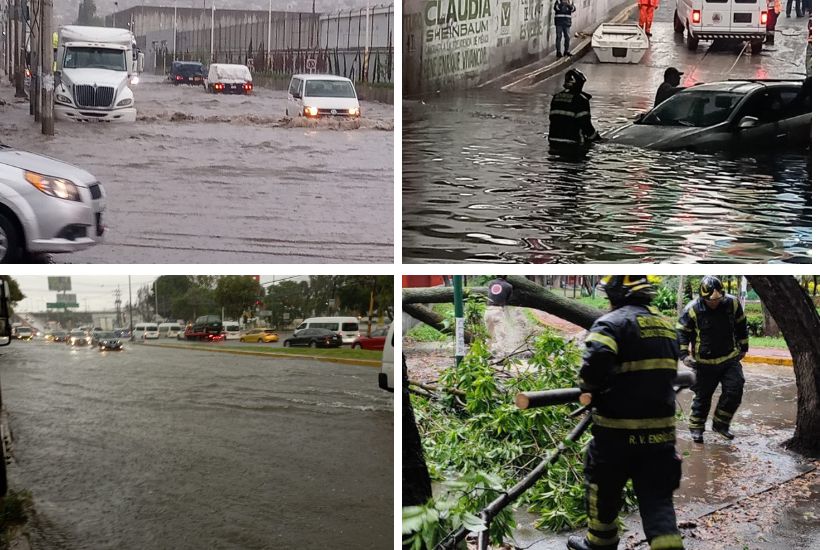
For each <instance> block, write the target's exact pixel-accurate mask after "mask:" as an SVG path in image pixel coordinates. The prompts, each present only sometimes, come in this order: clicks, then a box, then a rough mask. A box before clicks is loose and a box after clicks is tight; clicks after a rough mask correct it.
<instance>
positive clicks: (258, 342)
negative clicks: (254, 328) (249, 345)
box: [256, 338, 264, 344]
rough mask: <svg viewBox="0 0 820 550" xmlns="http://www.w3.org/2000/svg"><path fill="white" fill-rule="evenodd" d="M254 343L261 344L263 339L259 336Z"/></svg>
mask: <svg viewBox="0 0 820 550" xmlns="http://www.w3.org/2000/svg"><path fill="white" fill-rule="evenodd" d="M256 343H257V344H262V343H264V342H263V341H262V339H261V338H260V339H259V340H257V341H256Z"/></svg>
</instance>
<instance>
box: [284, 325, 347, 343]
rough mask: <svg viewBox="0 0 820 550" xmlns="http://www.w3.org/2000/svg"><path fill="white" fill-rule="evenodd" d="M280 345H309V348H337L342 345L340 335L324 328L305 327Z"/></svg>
mask: <svg viewBox="0 0 820 550" xmlns="http://www.w3.org/2000/svg"><path fill="white" fill-rule="evenodd" d="M282 345H283V346H285V347H289V346H309V347H311V348H338V347H340V346H341V345H342V336H341V335H340V334H338V333H336V332H333V331H332V330H327V329H325V328H306V329H304V330H300V331H299V334H294V335H293V336H291V337H290V338H286V339H285V341H284V342H282Z"/></svg>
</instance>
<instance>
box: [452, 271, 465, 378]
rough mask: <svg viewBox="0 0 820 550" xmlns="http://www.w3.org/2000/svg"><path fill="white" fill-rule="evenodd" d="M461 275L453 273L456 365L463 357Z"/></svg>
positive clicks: (459, 363)
mask: <svg viewBox="0 0 820 550" xmlns="http://www.w3.org/2000/svg"><path fill="white" fill-rule="evenodd" d="M462 280H463V276H462V275H453V307H454V309H455V320H456V367H458V366H459V365H461V361H462V359H464V355H465V353H464V298H463V295H462Z"/></svg>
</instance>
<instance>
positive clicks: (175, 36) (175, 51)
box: [171, 0, 177, 61]
mask: <svg viewBox="0 0 820 550" xmlns="http://www.w3.org/2000/svg"><path fill="white" fill-rule="evenodd" d="M176 58H177V2H176V0H174V56H173V57H172V59H171V60H172V61H173V60H175V59H176Z"/></svg>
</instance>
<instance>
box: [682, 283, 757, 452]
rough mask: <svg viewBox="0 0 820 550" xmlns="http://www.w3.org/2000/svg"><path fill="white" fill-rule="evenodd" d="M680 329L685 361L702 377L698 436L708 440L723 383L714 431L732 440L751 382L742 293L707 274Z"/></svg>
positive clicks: (695, 417) (695, 415)
mask: <svg viewBox="0 0 820 550" xmlns="http://www.w3.org/2000/svg"><path fill="white" fill-rule="evenodd" d="M677 329H678V344H679V356H680V359H681V360H683V362H684V363H685V364H686V365H687V366H690V367H692V368H693V369H694V370H695V375H696V380H695V385H694V387H693V388H692V390H693V391H694V392H695V398H694V399H693V400H692V414H691V416H690V417H689V430H690V432H691V433H692V440H693V441H694V442H695V443H703V431H704V429H705V427H706V419H707V417H708V416H709V410H710V409H711V408H712V394H714V393H715V390H716V389H717V386H718V384H720V386H721V394H720V399H719V400H718V404H717V408H716V409H715V413H714V415H713V416H712V430H714V431H715V432H717V433H719V434H720V435H722V436H723V437H725V438H726V439H729V440H731V439H734V437H735V435H734V434H733V433H732V432H731V431H730V430H729V426H730V425H731V423H732V417H733V416H734V414H735V411H736V410H737V408H738V407H739V406H740V401H741V399H742V398H743V385H744V383H745V381H746V380H745V378H743V367H742V366H741V364H740V361H741V360H742V359H743V357H745V356H746V352H747V351H749V329H748V327H747V325H746V315H744V313H743V307H742V306H741V305H740V302H739V301H738V299H737V298H736V297H734V296H731V295H729V294H726V293H725V291H724V290H723V283H721V282H720V279H718V278H717V277H712V276H707V277H704V278H703V279H702V280H701V282H700V297H698V298H695V299H694V300H692V301H691V302H689V304H687V305H686V307H685V308H684V309H683V313H682V314H681V316H680V320H679V321H678V326H677ZM690 354H691V355H690Z"/></svg>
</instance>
